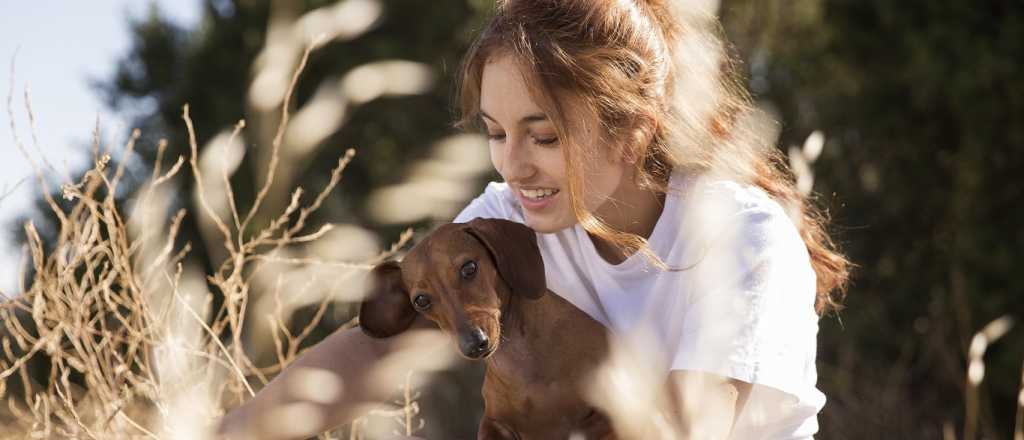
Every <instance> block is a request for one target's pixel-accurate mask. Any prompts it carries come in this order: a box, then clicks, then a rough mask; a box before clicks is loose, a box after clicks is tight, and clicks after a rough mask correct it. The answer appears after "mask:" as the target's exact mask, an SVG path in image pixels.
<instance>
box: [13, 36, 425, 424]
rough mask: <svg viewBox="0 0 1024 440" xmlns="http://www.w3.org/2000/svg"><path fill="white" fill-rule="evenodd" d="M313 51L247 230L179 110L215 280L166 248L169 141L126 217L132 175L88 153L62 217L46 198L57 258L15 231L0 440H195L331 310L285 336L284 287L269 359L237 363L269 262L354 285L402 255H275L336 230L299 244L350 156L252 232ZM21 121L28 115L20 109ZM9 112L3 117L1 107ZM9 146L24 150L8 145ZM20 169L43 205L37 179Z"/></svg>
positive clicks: (33, 236) (411, 401)
mask: <svg viewBox="0 0 1024 440" xmlns="http://www.w3.org/2000/svg"><path fill="white" fill-rule="evenodd" d="M316 46H317V44H316V43H314V44H311V45H310V46H308V47H307V49H306V51H305V52H304V54H303V57H302V60H301V62H300V63H299V66H298V68H297V69H296V70H295V72H294V74H293V76H292V80H291V84H290V87H289V88H288V92H287V94H286V96H285V99H284V102H283V104H282V106H281V108H282V114H281V119H280V124H279V126H278V129H277V136H275V138H274V141H273V144H272V145H271V147H272V149H271V156H272V157H273V160H271V161H270V165H269V168H268V170H267V176H266V179H265V181H264V184H263V187H262V189H261V191H260V193H259V195H258V197H257V199H256V201H255V203H254V204H253V205H252V207H251V209H250V210H249V211H248V212H247V213H245V215H244V216H243V215H240V213H239V212H238V209H237V206H236V203H235V200H234V197H233V194H232V190H231V186H230V183H229V172H228V169H227V165H226V163H227V161H223V162H222V166H221V167H220V169H219V170H216V171H219V173H218V174H219V176H207V175H204V173H203V171H211V167H208V166H205V164H201V163H200V157H199V153H198V151H197V150H198V149H197V145H196V140H195V132H194V129H193V126H192V120H191V118H190V116H189V108H188V106H187V105H186V106H185V107H184V109H183V114H182V118H183V120H184V123H185V124H186V126H187V128H188V132H189V141H190V142H189V144H190V145H189V146H190V150H191V156H190V157H189V158H188V164H189V165H190V166H191V169H192V178H193V179H195V182H196V186H195V187H196V188H197V191H196V194H195V195H194V196H195V197H197V198H198V200H199V201H200V205H201V206H202V207H203V212H201V213H192V214H193V215H197V216H198V217H199V219H200V221H201V222H206V223H210V224H213V225H215V227H216V229H217V230H218V231H220V233H221V234H222V235H223V239H224V241H223V246H224V250H225V251H226V254H227V255H228V258H226V259H224V260H223V262H222V263H221V264H220V266H219V267H218V268H217V269H216V270H215V271H214V272H213V273H212V274H210V275H208V276H207V275H205V274H203V273H202V271H201V270H200V269H198V268H197V267H195V264H193V263H191V262H190V261H189V259H188V256H189V251H190V246H189V245H188V244H185V245H184V246H183V247H181V248H176V247H175V239H176V237H177V233H178V230H179V228H180V226H181V224H182V220H183V219H184V218H185V216H186V215H187V214H188V213H186V211H185V210H184V209H180V210H177V212H175V213H174V214H173V215H168V214H170V206H171V203H172V199H173V194H170V191H169V190H167V189H166V188H167V186H169V185H165V184H166V183H167V182H169V181H170V180H171V179H173V178H175V176H177V175H179V174H180V172H181V170H182V167H183V165H185V161H186V159H185V158H184V157H178V158H177V159H176V160H175V162H174V163H173V164H172V165H171V166H170V167H169V168H168V169H166V170H164V169H163V165H162V164H163V159H164V158H163V154H164V151H165V149H166V147H167V143H166V142H165V141H161V143H160V144H159V146H158V155H157V160H156V163H155V166H154V169H153V171H152V176H151V178H150V180H149V181H148V182H147V183H146V184H145V185H143V186H142V188H141V189H140V190H139V191H138V193H137V194H136V195H135V196H134V197H133V200H132V203H131V206H130V207H129V208H128V209H124V208H123V207H121V206H118V203H117V202H116V199H115V194H117V191H118V184H119V183H120V182H121V180H122V177H123V176H124V173H125V162H126V161H121V162H120V163H119V164H118V165H117V166H116V168H115V167H110V166H108V165H109V163H110V155H109V154H108V153H102V154H101V153H100V152H99V141H98V139H97V140H96V141H95V144H94V159H95V165H94V167H93V168H92V169H91V170H89V171H88V172H87V173H85V175H84V176H83V177H82V179H81V180H80V181H79V182H77V183H68V184H65V185H63V187H62V188H61V189H62V193H63V196H64V198H65V199H67V200H68V201H70V203H69V206H68V207H62V206H61V204H59V203H58V202H57V200H54V199H53V198H52V197H50V196H49V195H48V191H47V198H46V200H47V203H48V204H49V206H50V208H51V210H52V211H53V215H54V216H55V217H56V218H58V219H59V221H60V225H59V232H58V237H57V241H56V245H55V246H54V247H53V248H52V250H48V249H45V246H44V244H43V240H42V239H41V238H40V234H39V231H37V229H36V227H35V226H34V225H33V223H32V222H28V223H26V224H25V233H26V236H27V238H28V244H27V248H28V249H29V251H30V254H31V267H32V280H31V283H30V285H29V287H28V289H27V290H25V289H23V290H24V292H23V293H21V294H20V296H18V297H16V298H13V299H8V300H7V301H5V302H4V304H3V306H2V307H0V321H2V322H3V330H0V346H2V353H0V398H2V400H3V403H4V405H3V407H0V437H3V438H8V437H17V438H25V437H31V438H58V437H59V438H97V439H106V438H124V437H146V438H189V439H194V438H203V437H205V436H206V435H208V434H209V432H210V430H211V428H212V426H211V425H212V424H213V423H214V422H215V421H216V420H217V419H218V418H219V416H220V415H221V414H222V413H223V408H225V407H232V406H235V405H237V404H239V403H241V402H242V401H244V400H245V399H246V398H247V397H249V396H252V395H253V394H254V393H255V390H256V389H258V387H259V386H261V385H264V384H266V383H267V382H268V377H269V376H270V375H272V374H275V373H276V372H278V371H280V370H281V369H283V368H285V367H287V366H288V365H289V364H291V363H292V361H294V360H295V358H296V357H297V355H298V353H299V349H300V346H301V345H302V343H303V341H304V340H306V339H307V337H309V335H310V333H311V331H312V330H313V328H314V327H315V326H316V325H317V324H318V323H319V322H320V321H321V318H322V317H323V316H324V312H325V311H326V310H327V307H328V305H329V304H330V303H331V302H332V300H334V299H335V298H333V297H332V296H331V295H323V297H322V298H321V299H320V300H319V304H318V305H317V306H316V311H315V313H314V315H313V317H312V318H311V319H309V320H308V321H307V322H306V323H305V324H304V327H303V328H302V329H301V331H299V332H293V331H291V330H289V327H288V326H287V325H286V322H287V319H288V316H286V312H285V310H284V309H283V307H282V300H281V282H280V280H281V275H278V278H277V289H276V290H275V292H274V302H275V304H276V305H277V306H276V307H275V308H274V313H270V314H269V315H267V316H266V319H267V322H268V323H269V324H270V328H271V331H270V333H271V337H272V340H273V345H274V349H275V350H274V351H275V357H274V361H273V362H271V363H269V364H264V365H260V364H258V362H257V361H256V360H255V359H258V358H257V357H256V356H253V355H252V353H250V352H247V350H246V346H245V344H244V343H243V339H242V338H243V335H244V334H246V332H247V329H249V328H250V327H252V324H248V323H247V322H246V317H247V316H248V315H251V313H248V314H247V308H248V306H249V303H250V287H251V286H252V284H253V281H254V277H256V276H259V275H260V272H261V270H262V269H264V268H265V267H266V266H267V265H268V264H269V263H285V264H289V265H299V266H315V265H327V266H330V267H331V268H333V269H335V272H334V274H335V276H338V277H339V278H341V276H340V275H339V274H338V273H337V270H336V269H338V268H343V269H344V270H346V271H348V272H352V273H357V272H358V271H361V270H363V269H367V268H369V267H372V265H373V264H374V263H375V262H377V261H381V260H383V259H384V258H387V257H389V256H390V255H392V254H393V253H394V252H395V251H396V250H397V249H399V248H400V247H401V246H402V245H404V244H405V243H406V242H407V241H408V239H409V238H410V237H411V233H409V232H407V233H406V234H403V236H402V237H401V238H400V239H399V242H398V243H395V244H394V245H393V246H392V247H391V248H390V250H387V251H385V252H383V253H382V254H380V255H379V256H378V257H376V258H373V259H371V260H370V261H366V262H362V263H348V262H331V261H323V260H318V259H292V260H289V259H282V258H280V257H278V256H277V254H279V253H280V251H281V250H282V249H285V248H286V247H288V246H296V245H305V244H309V243H312V242H315V241H317V240H318V239H320V238H321V237H323V236H324V235H325V234H327V233H328V232H329V231H331V230H332V228H333V226H332V225H330V224H327V225H324V226H322V227H321V228H319V229H318V230H316V231H315V232H312V233H306V232H304V230H305V229H306V223H305V222H306V220H307V218H308V217H309V216H310V214H312V213H313V212H315V211H316V210H317V209H318V208H319V207H320V205H321V203H322V202H323V201H324V199H325V198H326V197H327V196H328V195H329V194H330V193H331V191H332V190H333V189H335V187H336V186H337V185H338V183H339V182H340V179H341V175H342V172H343V170H344V169H345V166H346V165H347V164H348V163H349V162H350V161H351V160H352V158H353V156H354V154H355V152H354V150H351V149H349V150H348V151H346V152H345V154H344V155H343V156H342V157H341V158H339V159H338V162H337V165H336V166H335V167H334V169H333V171H332V173H331V177H330V180H329V182H328V183H327V184H326V185H325V186H324V187H323V188H322V189H321V190H320V192H319V193H317V195H316V197H315V198H314V199H313V200H312V202H310V203H308V204H306V205H304V206H303V205H302V204H301V203H300V196H301V194H302V189H301V188H296V189H295V191H294V192H293V193H292V197H291V202H290V203H289V204H288V205H287V207H286V208H285V209H284V212H282V213H281V214H280V215H278V216H277V217H276V218H274V219H273V220H272V221H270V222H269V224H268V225H266V226H265V227H264V228H263V229H261V230H257V231H254V232H252V233H247V232H248V231H249V230H250V229H251V228H247V226H248V225H249V223H250V221H251V220H252V219H253V218H254V216H255V215H256V212H257V210H258V209H259V207H260V205H261V202H262V201H263V198H264V197H265V196H266V193H267V191H268V188H269V187H270V186H271V185H272V184H273V181H274V174H275V170H276V168H277V165H278V161H277V160H276V158H277V157H278V150H279V148H280V146H281V140H282V137H283V135H284V133H285V130H286V128H287V126H288V109H289V99H290V97H291V95H292V93H293V90H294V88H295V84H296V82H297V81H298V78H299V75H300V73H301V71H302V69H303V68H304V66H305V63H306V61H307V59H308V57H309V54H310V51H311V50H313V49H314V48H315V47H316ZM12 70H13V67H12ZM12 89H13V75H12ZM26 98H27V96H26ZM26 108H27V110H28V111H29V113H30V114H31V104H30V101H29V100H28V99H27V100H26ZM8 110H9V113H12V110H11V109H10V98H9V99H8ZM12 120H13V115H12ZM12 124H13V123H12ZM244 127H245V124H244V121H239V123H238V124H237V125H236V126H235V129H234V131H233V132H232V134H231V140H229V141H228V142H227V143H226V144H225V150H226V148H227V146H228V145H232V144H233V140H234V138H235V137H236V136H238V134H239V133H240V132H241V130H242V129H243V128H244ZM33 129H34V125H33ZM139 135H140V133H139V131H138V130H136V131H135V132H133V133H132V136H131V137H130V139H129V140H128V143H127V145H126V148H125V150H126V152H127V153H126V156H125V157H127V156H128V155H130V154H131V152H132V150H133V149H134V146H135V143H136V140H137V139H138V138H139ZM34 137H35V136H34V133H33V138H34ZM15 143H16V144H17V145H18V147H19V148H21V149H22V151H23V152H24V148H23V146H22V145H21V143H20V140H19V139H17V137H16V135H15ZM25 156H26V159H27V160H28V161H30V162H31V164H32V166H33V168H34V169H35V170H36V175H37V178H38V180H39V182H40V185H41V186H42V187H43V188H44V191H45V189H46V178H45V177H44V172H43V171H44V170H42V169H40V167H39V166H38V165H37V164H36V163H35V162H34V161H33V160H32V159H31V158H30V157H29V156H28V155H27V154H26V155H25ZM46 165H47V167H49V164H48V163H47V164H46ZM49 168H52V167H49ZM111 168H114V169H111ZM204 179H211V180H212V179H218V180H220V181H221V183H222V185H223V187H222V188H220V190H223V191H226V193H227V194H226V195H227V197H226V200H227V202H228V206H227V208H229V211H230V218H228V219H225V218H221V216H220V215H218V212H217V211H218V210H216V209H215V208H214V207H213V206H211V203H210V202H209V201H208V200H207V195H206V194H205V192H206V190H207V189H209V188H210V185H208V184H204ZM303 287H305V288H308V287H309V285H306V286H298V287H295V288H291V289H289V292H288V294H289V295H297V294H301V293H302V290H303ZM357 293H358V292H357ZM404 386H405V388H406V395H405V396H406V398H405V399H403V400H402V401H401V403H400V406H404V408H402V409H401V410H400V411H401V412H400V417H398V418H399V419H400V420H401V423H402V424H403V425H404V429H403V430H404V431H406V433H407V434H412V433H413V432H414V431H415V430H416V429H417V426H422V424H421V423H420V424H419V425H417V421H415V420H414V418H415V416H416V415H417V412H418V407H417V406H416V402H415V396H414V395H413V394H410V393H411V392H410V391H409V389H408V388H409V387H410V386H411V385H410V384H409V382H408V381H407V382H406V384H405V385H404ZM384 415H386V416H388V417H393V416H395V415H396V414H390V413H384ZM285 422H286V423H293V422H294V420H288V421H285ZM282 424H285V423H282ZM362 424H365V423H362ZM359 426H361V424H360V423H354V424H353V427H352V428H351V430H350V433H349V435H350V436H352V437H353V438H355V437H358V436H359V433H358V432H357V430H358V427H359ZM325 436H326V437H327V438H336V437H331V435H330V434H326V435H325Z"/></svg>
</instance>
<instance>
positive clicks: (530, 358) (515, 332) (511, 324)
mask: <svg viewBox="0 0 1024 440" xmlns="http://www.w3.org/2000/svg"><path fill="white" fill-rule="evenodd" d="M560 300H561V298H558V297H556V295H555V294H554V293H552V292H547V293H546V294H544V296H542V297H541V298H538V299H526V298H522V297H518V296H516V295H514V294H511V295H509V296H508V300H507V301H505V303H504V304H502V312H501V343H500V344H499V345H498V349H497V351H496V352H495V353H494V354H493V355H492V356H490V357H488V358H487V360H486V363H487V368H488V370H489V372H490V373H489V374H491V373H496V374H499V375H516V376H521V375H522V374H523V373H524V372H523V371H512V370H509V368H522V367H523V366H524V365H528V366H530V367H532V368H537V369H538V370H537V371H534V372H532V374H531V375H536V374H540V375H541V376H545V375H546V374H545V373H547V372H551V373H552V374H554V373H555V372H556V371H557V369H556V368H553V366H551V365H546V362H545V359H543V358H544V357H543V356H539V355H540V354H541V353H545V352H547V351H548V350H551V349H553V348H554V349H557V346H559V345H560V344H561V343H563V342H564V341H562V338H560V337H559V336H560V335H557V334H551V333H552V331H551V330H552V329H550V328H547V327H545V324H544V323H545V322H547V323H550V322H552V321H551V319H550V318H552V316H544V315H552V314H557V313H558V311H559V310H560V307H559V303H560V302H561V301H564V300H561V301H560ZM548 325H550V324H548ZM517 366H518V367H517Z"/></svg>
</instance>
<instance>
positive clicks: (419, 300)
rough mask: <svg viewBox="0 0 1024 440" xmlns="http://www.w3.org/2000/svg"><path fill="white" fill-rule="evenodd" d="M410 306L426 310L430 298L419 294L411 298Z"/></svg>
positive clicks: (428, 306)
mask: <svg viewBox="0 0 1024 440" xmlns="http://www.w3.org/2000/svg"><path fill="white" fill-rule="evenodd" d="M412 304H413V305H414V306H416V308H417V309H419V310H427V309H429V308H430V297H429V296H427V295H424V294H422V293H421V294H419V295H416V298H413V300H412Z"/></svg>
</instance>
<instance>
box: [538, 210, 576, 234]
mask: <svg viewBox="0 0 1024 440" xmlns="http://www.w3.org/2000/svg"><path fill="white" fill-rule="evenodd" d="M575 224H576V222H575V221H566V220H562V221H559V220H556V219H550V218H544V217H542V218H537V217H534V216H531V215H529V214H526V226H529V227H530V229H533V230H534V231H536V232H538V233H541V234H552V233H555V232H558V231H561V230H563V229H566V228H570V227H572V226H573V225H575Z"/></svg>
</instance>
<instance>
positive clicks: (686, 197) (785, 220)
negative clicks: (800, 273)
mask: <svg viewBox="0 0 1024 440" xmlns="http://www.w3.org/2000/svg"><path fill="white" fill-rule="evenodd" d="M681 189H682V192H681V194H682V195H681V198H682V199H683V201H682V203H681V207H680V215H681V216H682V219H681V220H682V222H681V223H682V226H683V228H684V230H683V231H681V232H683V233H684V234H685V235H686V236H688V237H691V238H693V239H694V240H696V241H700V242H702V244H703V245H705V246H711V247H717V248H721V247H723V246H724V247H725V249H729V250H731V251H734V252H741V253H742V254H746V256H751V257H753V256H755V255H759V254H763V253H764V252H768V251H771V252H782V251H785V252H786V255H787V256H788V257H800V256H801V254H803V256H804V258H807V257H806V246H805V245H804V243H803V239H802V238H801V237H800V231H799V225H798V223H797V222H798V221H799V216H798V215H791V213H790V212H788V211H787V209H786V208H785V207H783V206H782V205H781V204H780V203H779V202H778V201H776V200H775V199H773V198H772V197H771V196H770V195H768V194H767V193H766V192H765V191H764V190H762V189H761V188H760V187H758V186H756V185H752V184H747V183H741V182H736V181H732V180H725V179H717V178H713V177H701V178H695V179H691V180H690V182H689V185H686V186H685V187H684V188H681ZM751 253H753V254H754V255H751ZM737 256H743V255H737Z"/></svg>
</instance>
